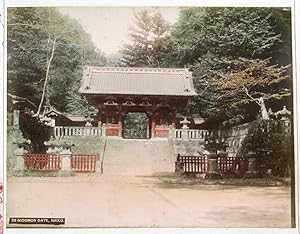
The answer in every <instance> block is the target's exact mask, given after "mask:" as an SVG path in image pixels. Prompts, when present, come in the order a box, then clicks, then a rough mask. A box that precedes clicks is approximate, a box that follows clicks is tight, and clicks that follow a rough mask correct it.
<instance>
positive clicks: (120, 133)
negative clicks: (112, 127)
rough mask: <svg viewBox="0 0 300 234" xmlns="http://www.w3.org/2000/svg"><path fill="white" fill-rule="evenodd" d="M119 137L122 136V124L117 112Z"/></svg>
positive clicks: (120, 116)
mask: <svg viewBox="0 0 300 234" xmlns="http://www.w3.org/2000/svg"><path fill="white" fill-rule="evenodd" d="M118 124H119V137H122V131H123V125H122V114H121V111H120V112H119V122H118Z"/></svg>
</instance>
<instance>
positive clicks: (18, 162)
mask: <svg viewBox="0 0 300 234" xmlns="http://www.w3.org/2000/svg"><path fill="white" fill-rule="evenodd" d="M27 153H28V151H27V150H25V149H24V148H23V147H22V146H21V147H19V148H17V149H16V150H15V151H14V165H13V172H14V175H23V174H24V171H25V169H26V168H25V155H26V154H27Z"/></svg>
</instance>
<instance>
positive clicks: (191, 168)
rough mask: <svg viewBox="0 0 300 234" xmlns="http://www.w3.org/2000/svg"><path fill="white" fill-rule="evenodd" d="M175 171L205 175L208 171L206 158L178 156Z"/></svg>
mask: <svg viewBox="0 0 300 234" xmlns="http://www.w3.org/2000/svg"><path fill="white" fill-rule="evenodd" d="M175 168H176V169H175V171H179V170H182V171H183V172H190V173H205V172H207V171H208V169H209V164H208V160H207V158H206V157H199V156H178V157H177V161H176V162H175Z"/></svg>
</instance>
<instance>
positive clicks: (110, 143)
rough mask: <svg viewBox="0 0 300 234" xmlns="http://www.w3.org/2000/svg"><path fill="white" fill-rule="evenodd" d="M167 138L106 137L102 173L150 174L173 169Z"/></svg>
mask: <svg viewBox="0 0 300 234" xmlns="http://www.w3.org/2000/svg"><path fill="white" fill-rule="evenodd" d="M174 162H175V159H174V156H172V154H171V150H170V146H169V142H168V141H167V139H153V140H152V139H121V138H117V137H116V138H114V137H108V138H107V142H106V147H105V151H104V158H103V174H104V175H151V174H155V173H161V172H173V171H174Z"/></svg>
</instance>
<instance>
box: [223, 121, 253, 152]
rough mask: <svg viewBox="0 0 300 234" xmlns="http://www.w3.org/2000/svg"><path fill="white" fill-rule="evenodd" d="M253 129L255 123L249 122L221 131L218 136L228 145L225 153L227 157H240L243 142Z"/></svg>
mask: <svg viewBox="0 0 300 234" xmlns="http://www.w3.org/2000/svg"><path fill="white" fill-rule="evenodd" d="M255 127H256V122H250V123H245V124H242V125H238V126H234V127H232V128H230V129H225V130H222V131H221V133H220V135H221V137H222V138H224V139H225V142H226V144H227V145H228V147H227V149H226V151H227V152H228V156H229V157H235V156H242V155H241V154H242V147H243V142H244V140H245V138H246V137H247V136H249V134H251V132H252V129H253V128H255Z"/></svg>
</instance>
